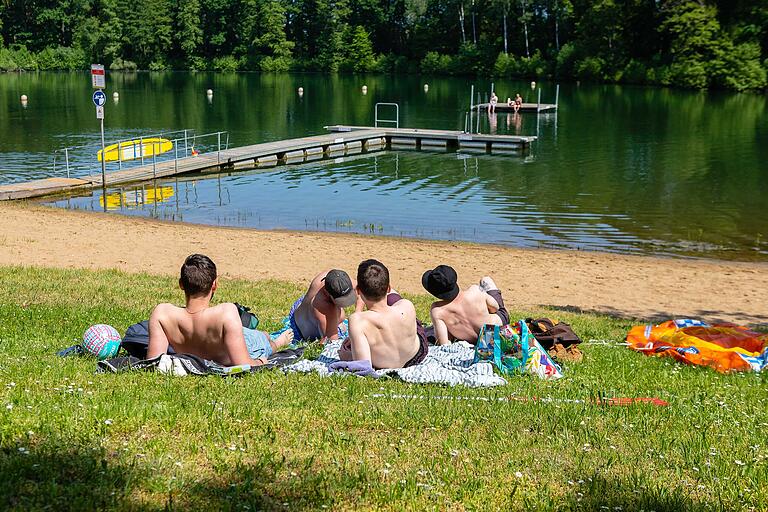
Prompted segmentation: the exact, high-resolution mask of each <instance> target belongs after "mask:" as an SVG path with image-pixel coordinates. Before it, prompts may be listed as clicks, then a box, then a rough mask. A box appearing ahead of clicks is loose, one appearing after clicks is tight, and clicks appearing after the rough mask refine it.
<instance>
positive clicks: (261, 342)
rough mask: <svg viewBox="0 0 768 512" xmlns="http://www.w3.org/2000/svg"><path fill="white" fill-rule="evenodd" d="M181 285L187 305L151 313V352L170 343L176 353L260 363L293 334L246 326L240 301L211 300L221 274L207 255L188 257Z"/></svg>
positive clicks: (162, 349)
mask: <svg viewBox="0 0 768 512" xmlns="http://www.w3.org/2000/svg"><path fill="white" fill-rule="evenodd" d="M179 287H180V288H181V289H182V290H184V295H185V296H186V306H185V307H183V308H180V307H177V306H174V305H173V304H167V303H166V304H159V305H158V306H157V307H155V309H154V310H153V311H152V315H151V316H150V317H149V347H148V348H147V357H148V358H154V357H157V356H160V355H162V354H165V353H166V352H167V351H168V346H169V345H170V346H171V347H173V349H174V350H175V351H176V352H177V353H185V354H193V355H196V356H198V357H201V358H203V359H209V360H213V361H216V362H217V363H219V364H222V365H225V366H233V365H241V364H249V365H259V364H263V363H265V362H266V358H263V359H262V358H261V354H264V355H265V356H269V355H270V354H271V353H272V352H273V351H274V350H276V349H278V348H280V347H282V346H285V345H287V344H288V343H290V342H291V340H293V331H292V330H290V329H288V330H287V331H285V332H284V333H282V334H281V335H280V336H279V337H278V338H277V339H276V340H274V341H272V340H271V339H270V337H269V334H267V333H264V332H261V331H256V330H252V329H247V330H244V329H243V324H242V321H241V320H240V314H239V313H238V311H237V306H235V305H234V304H232V303H225V304H219V305H218V306H211V305H210V303H211V300H212V299H213V294H214V292H215V291H216V289H217V287H218V279H217V273H216V265H215V264H214V263H213V261H211V259H210V258H208V257H207V256H205V255H202V254H193V255H190V256H189V257H187V259H186V260H185V261H184V264H183V265H182V267H181V278H180V279H179ZM246 333H247V334H248V337H249V339H248V340H246V338H245V334H246ZM252 355H253V357H252ZM254 358H257V359H254Z"/></svg>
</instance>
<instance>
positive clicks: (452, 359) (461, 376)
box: [285, 341, 507, 388]
mask: <svg viewBox="0 0 768 512" xmlns="http://www.w3.org/2000/svg"><path fill="white" fill-rule="evenodd" d="M340 347H341V342H340V341H334V342H329V343H327V344H326V345H325V348H324V349H323V352H322V353H321V354H320V356H319V357H318V358H317V359H315V360H309V359H302V360H301V361H299V362H297V363H295V364H292V365H289V366H286V367H285V371H287V372H299V373H311V372H316V373H318V374H320V375H322V376H328V375H331V371H330V370H329V369H328V366H329V365H330V364H331V363H335V362H336V361H338V360H339V348H340ZM474 357H475V349H474V347H473V346H472V345H470V344H469V343H466V342H464V341H460V342H457V343H454V344H452V345H447V346H438V347H432V346H430V347H429V354H428V355H427V357H426V359H424V361H423V362H422V363H421V364H417V365H416V366H411V367H410V368H394V369H384V370H377V371H376V373H377V374H379V376H384V375H392V374H395V375H397V376H398V377H400V379H402V380H403V381H405V382H413V383H419V384H448V385H449V386H456V385H458V384H461V385H464V386H468V387H471V388H484V387H493V386H503V385H504V384H506V383H507V381H506V380H504V379H503V378H502V377H500V376H498V375H496V374H495V373H493V365H492V364H491V363H486V362H481V363H475V364H473V363H472V360H473V359H474ZM334 375H351V374H350V373H347V372H342V373H336V374H334Z"/></svg>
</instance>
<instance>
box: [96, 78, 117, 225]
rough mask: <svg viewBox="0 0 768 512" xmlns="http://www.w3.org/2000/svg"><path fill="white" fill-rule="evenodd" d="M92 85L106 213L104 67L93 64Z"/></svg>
mask: <svg viewBox="0 0 768 512" xmlns="http://www.w3.org/2000/svg"><path fill="white" fill-rule="evenodd" d="M91 84H92V85H93V88H94V89H96V91H95V92H94V93H93V104H94V105H95V106H96V118H97V119H98V120H99V125H100V126H101V188H102V193H103V196H102V197H103V198H104V211H107V152H106V151H105V149H106V145H105V144H104V105H105V104H106V103H107V96H106V95H105V94H104V89H105V88H106V85H107V84H106V73H105V71H104V66H103V65H101V64H91ZM118 151H119V147H118ZM118 158H119V155H118Z"/></svg>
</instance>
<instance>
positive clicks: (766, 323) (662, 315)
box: [542, 304, 768, 331]
mask: <svg viewBox="0 0 768 512" xmlns="http://www.w3.org/2000/svg"><path fill="white" fill-rule="evenodd" d="M542 307H545V308H547V309H551V310H553V311H563V312H566V313H575V314H579V315H581V314H592V315H607V316H612V317H614V318H621V319H623V320H634V321H637V322H651V323H654V324H656V323H661V322H665V321H667V320H670V319H672V318H686V316H681V315H675V314H673V313H670V312H665V311H656V312H653V313H651V314H648V315H643V316H637V315H634V314H632V313H629V312H626V311H622V310H619V309H616V308H612V307H609V306H603V307H600V308H592V309H585V308H580V307H578V306H555V305H544V304H542ZM687 316H689V317H692V318H699V319H701V320H705V321H707V322H711V323H722V322H733V321H734V320H733V319H739V318H742V319H748V321H744V322H738V321H737V322H736V323H740V324H741V325H744V326H745V327H748V328H751V329H756V330H758V331H768V314H762V313H754V312H752V313H748V312H746V311H733V312H727V311H714V310H710V309H700V310H698V311H695V312H694V313H693V314H691V315H687Z"/></svg>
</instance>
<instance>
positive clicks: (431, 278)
mask: <svg viewBox="0 0 768 512" xmlns="http://www.w3.org/2000/svg"><path fill="white" fill-rule="evenodd" d="M457 280H458V276H457V275H456V271H455V270H454V269H453V267H449V266H448V265H438V266H436V267H435V268H434V269H432V270H427V271H426V272H424V275H423V276H421V284H422V286H424V289H425V290H427V291H428V292H429V293H431V294H432V295H434V296H435V297H437V298H438V299H443V300H447V301H448V302H450V301H452V300H453V299H455V298H456V296H457V295H458V294H459V285H458V283H457Z"/></svg>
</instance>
